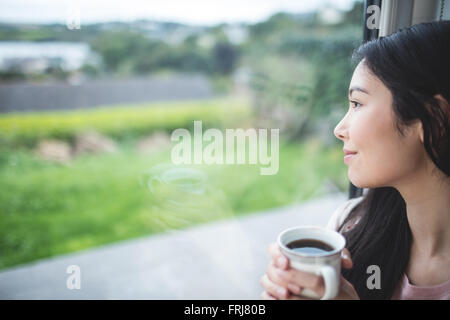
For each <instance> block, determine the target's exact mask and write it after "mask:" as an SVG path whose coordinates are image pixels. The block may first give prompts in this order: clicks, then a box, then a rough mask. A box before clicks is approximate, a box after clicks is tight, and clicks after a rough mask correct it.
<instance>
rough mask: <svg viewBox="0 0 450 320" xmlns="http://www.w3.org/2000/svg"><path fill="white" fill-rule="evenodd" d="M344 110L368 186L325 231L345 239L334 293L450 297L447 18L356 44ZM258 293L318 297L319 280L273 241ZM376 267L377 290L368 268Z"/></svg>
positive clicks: (355, 162)
mask: <svg viewBox="0 0 450 320" xmlns="http://www.w3.org/2000/svg"><path fill="white" fill-rule="evenodd" d="M354 57H355V58H356V59H357V61H359V63H358V65H357V67H356V68H355V70H354V73H353V77H352V79H351V83H350V86H349V101H350V106H349V109H348V111H347V114H346V115H345V116H344V118H343V119H342V120H341V121H340V122H339V124H338V125H337V126H336V128H335V130H334V134H335V135H336V137H337V138H338V139H340V140H342V141H343V142H344V151H346V153H348V152H352V153H355V154H354V155H353V156H352V157H350V159H349V160H347V161H346V163H347V165H348V177H349V179H350V181H351V182H352V183H353V184H354V185H356V186H358V187H360V188H367V190H368V191H367V192H366V193H365V194H364V195H363V196H362V197H360V198H356V199H351V200H349V201H348V202H347V203H345V204H344V205H343V206H341V207H340V208H338V209H337V210H336V211H335V213H334V214H333V216H332V219H331V220H330V222H329V224H328V227H332V228H335V229H336V230H337V231H340V232H341V233H342V234H343V235H344V236H345V238H346V240H347V249H345V250H344V252H343V258H342V266H343V272H342V277H341V290H340V293H339V295H338V296H337V297H336V299H450V142H449V122H450V104H449V102H450V58H449V57H450V21H440V22H433V23H424V24H419V25H414V26H412V27H409V28H407V29H404V30H402V31H400V32H397V33H395V34H392V35H390V36H388V37H384V38H380V39H377V40H373V41H371V42H368V43H366V44H364V45H362V46H361V47H360V48H358V49H357V51H356V52H355V55H354ZM269 252H270V255H271V258H272V260H271V262H270V264H269V266H268V268H267V272H266V274H265V275H264V276H263V277H262V278H261V284H262V286H263V288H264V291H263V293H262V295H261V297H262V298H263V299H302V298H301V297H300V296H299V294H301V290H302V288H309V289H312V290H314V291H315V292H317V294H319V296H322V295H323V293H324V284H323V279H322V278H321V277H320V276H316V275H312V274H308V273H304V272H300V271H297V270H295V269H292V268H290V267H289V261H288V259H287V258H286V257H285V256H283V255H282V254H281V253H280V251H279V248H278V246H277V245H276V244H271V245H270V246H269ZM371 265H376V266H378V267H379V270H380V272H381V287H380V289H377V288H375V289H369V288H368V287H367V279H368V277H369V276H370V274H368V272H367V268H368V267H369V266H371Z"/></svg>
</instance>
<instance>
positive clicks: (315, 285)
mask: <svg viewBox="0 0 450 320" xmlns="http://www.w3.org/2000/svg"><path fill="white" fill-rule="evenodd" d="M276 273H277V275H278V277H280V278H281V279H283V281H286V282H287V283H290V284H292V285H296V286H298V287H299V288H308V289H311V290H313V291H314V292H316V293H317V294H318V295H319V296H323V295H324V294H325V285H324V281H323V278H322V276H318V275H315V274H312V273H309V272H303V271H300V270H296V269H292V268H291V269H289V270H281V269H276Z"/></svg>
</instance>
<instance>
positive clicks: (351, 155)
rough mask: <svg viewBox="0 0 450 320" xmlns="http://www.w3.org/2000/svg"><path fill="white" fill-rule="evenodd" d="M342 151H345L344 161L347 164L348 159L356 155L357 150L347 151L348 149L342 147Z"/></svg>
mask: <svg viewBox="0 0 450 320" xmlns="http://www.w3.org/2000/svg"><path fill="white" fill-rule="evenodd" d="M344 153H345V157H344V162H345V163H346V164H349V163H350V161H351V160H352V159H353V157H354V156H356V153H357V152H354V151H349V150H345V149H344Z"/></svg>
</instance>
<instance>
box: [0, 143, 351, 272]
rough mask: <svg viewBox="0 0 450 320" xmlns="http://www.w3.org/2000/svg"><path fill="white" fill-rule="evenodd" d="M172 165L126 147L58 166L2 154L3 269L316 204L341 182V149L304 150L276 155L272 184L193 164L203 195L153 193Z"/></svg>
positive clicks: (234, 168) (255, 174)
mask: <svg viewBox="0 0 450 320" xmlns="http://www.w3.org/2000/svg"><path fill="white" fill-rule="evenodd" d="M169 157H170V150H163V151H161V152H159V153H157V154H152V155H142V154H138V153H135V152H134V151H133V149H132V148H130V147H127V146H124V147H123V148H122V150H121V151H120V152H119V153H117V154H105V155H100V156H83V157H80V158H78V159H76V160H75V161H74V162H72V163H71V164H69V165H57V164H49V163H46V162H43V161H42V160H39V159H37V158H35V157H34V156H33V155H32V154H31V153H30V152H27V151H21V152H18V151H17V152H3V153H1V154H0V163H1V164H0V190H1V192H0V252H1V255H0V268H5V267H9V266H13V265H16V264H20V263H24V262H29V261H32V260H35V259H39V258H44V257H49V256H53V255H57V254H62V253H67V252H72V251H76V250H80V249H84V248H89V247H93V246H97V245H101V244H105V243H109V242H114V241H118V240H123V239H129V238H133V237H138V236H144V235H149V234H154V233H157V232H162V231H165V230H168V229H172V228H174V229H178V228H183V227H186V226H189V225H193V224H198V223H201V222H206V221H212V220H216V219H227V218H231V217H234V216H238V215H242V214H245V213H251V212H255V211H258V210H263V209H268V208H272V207H277V206H282V205H286V204H290V203H293V202H301V201H303V200H305V199H308V198H310V197H311V196H318V195H319V194H320V191H319V193H318V191H317V190H320V186H321V185H322V183H323V181H324V179H325V178H326V177H328V178H331V179H333V180H334V181H336V182H337V183H338V184H339V185H340V186H341V187H342V188H345V187H346V183H347V178H346V168H345V165H343V164H342V156H341V150H340V149H337V148H336V149H333V150H325V149H323V148H321V147H320V146H319V145H317V144H315V143H311V142H310V143H305V144H292V145H284V146H281V148H280V169H279V172H278V174H276V175H273V176H262V175H260V174H259V166H258V165H223V166H218V165H213V166H207V165H197V166H192V168H193V169H195V170H197V171H200V172H202V173H204V177H206V180H205V181H204V183H203V185H202V188H203V189H202V190H203V192H200V193H189V192H187V193H186V192H182V191H181V192H180V191H179V190H178V191H177V190H175V191H174V190H173V189H171V190H164V189H163V188H159V189H158V191H157V192H156V191H155V193H152V192H151V191H150V189H149V188H148V185H147V182H148V178H149V176H150V174H149V173H148V172H149V171H151V170H152V169H154V168H155V166H156V165H159V164H166V163H168V162H169V160H170V158H169ZM155 183H157V181H156V182H154V184H155ZM197 189H198V188H197ZM193 190H194V191H195V190H196V189H195V188H194V189H193Z"/></svg>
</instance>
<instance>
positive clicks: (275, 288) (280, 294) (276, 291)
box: [260, 274, 289, 299]
mask: <svg viewBox="0 0 450 320" xmlns="http://www.w3.org/2000/svg"><path fill="white" fill-rule="evenodd" d="M260 282H261V285H262V287H263V288H264V289H265V290H266V291H267V292H268V293H269V294H270V295H272V296H274V297H276V298H277V299H286V298H287V297H288V296H289V292H288V290H287V289H286V288H283V287H282V286H279V285H277V284H276V283H273V282H272V281H270V279H269V277H268V276H267V274H265V275H263V276H262V277H261V280H260Z"/></svg>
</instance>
